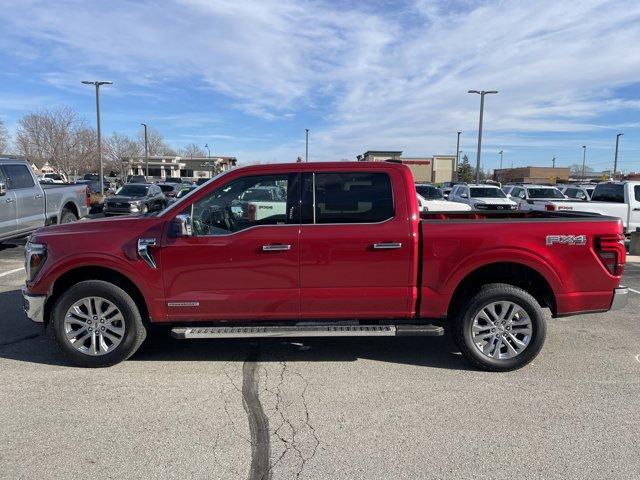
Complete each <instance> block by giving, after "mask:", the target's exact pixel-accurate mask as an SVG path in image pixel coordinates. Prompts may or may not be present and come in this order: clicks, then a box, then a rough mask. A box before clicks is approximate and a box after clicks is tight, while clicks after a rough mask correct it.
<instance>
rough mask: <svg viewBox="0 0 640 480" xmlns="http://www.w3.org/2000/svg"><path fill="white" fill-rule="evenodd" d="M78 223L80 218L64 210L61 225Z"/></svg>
mask: <svg viewBox="0 0 640 480" xmlns="http://www.w3.org/2000/svg"><path fill="white" fill-rule="evenodd" d="M77 221H78V217H76V214H75V213H73V212H72V211H71V210H68V209H66V208H64V209H62V214H61V215H60V223H71V222H77Z"/></svg>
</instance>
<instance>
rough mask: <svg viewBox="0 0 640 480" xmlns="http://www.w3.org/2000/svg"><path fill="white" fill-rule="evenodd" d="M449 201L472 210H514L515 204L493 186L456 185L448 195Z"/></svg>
mask: <svg viewBox="0 0 640 480" xmlns="http://www.w3.org/2000/svg"><path fill="white" fill-rule="evenodd" d="M449 201H450V202H458V203H466V204H467V205H471V207H472V208H473V209H474V210H515V209H516V202H514V201H513V200H510V199H509V198H507V195H505V193H504V192H503V191H502V190H501V189H500V187H497V186H495V185H482V184H481V185H475V184H474V185H456V186H455V187H453V190H451V193H450V194H449Z"/></svg>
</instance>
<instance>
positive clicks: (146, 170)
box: [140, 123, 149, 181]
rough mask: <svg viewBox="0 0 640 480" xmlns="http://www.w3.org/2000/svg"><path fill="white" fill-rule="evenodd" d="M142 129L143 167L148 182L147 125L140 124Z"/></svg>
mask: <svg viewBox="0 0 640 480" xmlns="http://www.w3.org/2000/svg"><path fill="white" fill-rule="evenodd" d="M140 125H142V126H143V127H144V166H145V175H144V176H145V177H146V180H147V181H149V143H148V140H147V124H146V123H141V124H140Z"/></svg>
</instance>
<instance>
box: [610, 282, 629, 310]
mask: <svg viewBox="0 0 640 480" xmlns="http://www.w3.org/2000/svg"><path fill="white" fill-rule="evenodd" d="M628 301H629V288H628V287H619V288H616V289H615V290H614V291H613V301H612V302H611V310H620V309H622V308H624V307H626V306H627V302H628Z"/></svg>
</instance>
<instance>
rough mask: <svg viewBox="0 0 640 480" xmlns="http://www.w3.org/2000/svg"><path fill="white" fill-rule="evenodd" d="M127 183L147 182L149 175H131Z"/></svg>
mask: <svg viewBox="0 0 640 480" xmlns="http://www.w3.org/2000/svg"><path fill="white" fill-rule="evenodd" d="M127 183H147V177H145V176H144V175H129V176H128V177H127Z"/></svg>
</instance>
